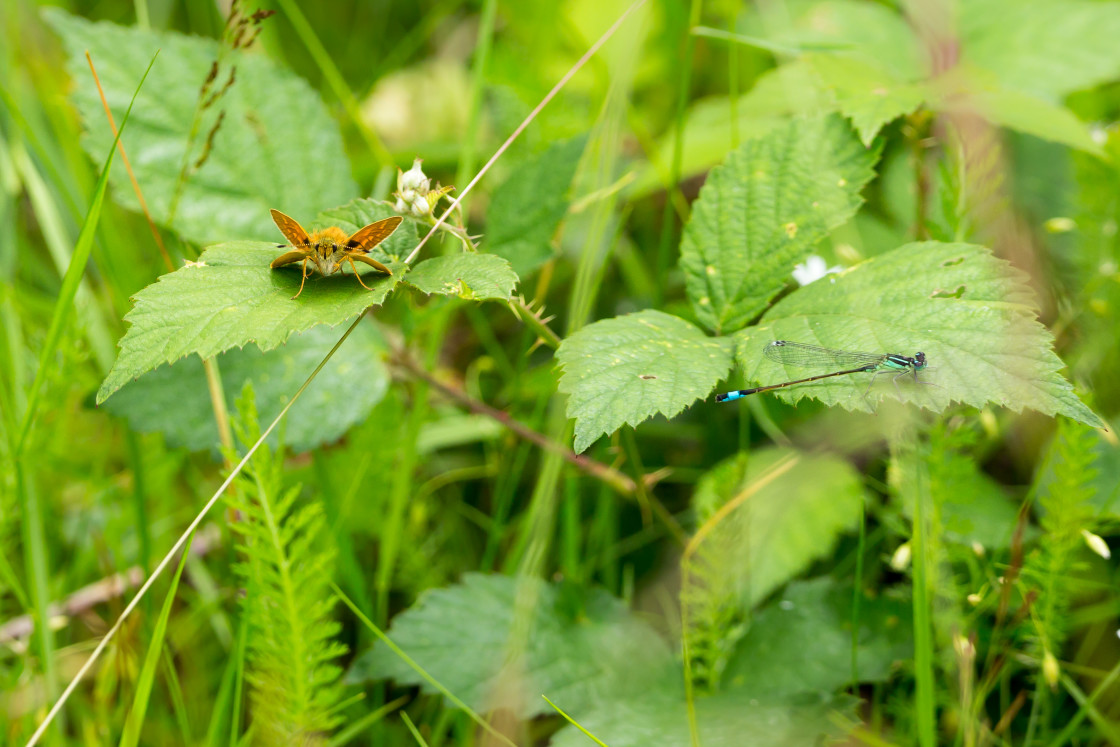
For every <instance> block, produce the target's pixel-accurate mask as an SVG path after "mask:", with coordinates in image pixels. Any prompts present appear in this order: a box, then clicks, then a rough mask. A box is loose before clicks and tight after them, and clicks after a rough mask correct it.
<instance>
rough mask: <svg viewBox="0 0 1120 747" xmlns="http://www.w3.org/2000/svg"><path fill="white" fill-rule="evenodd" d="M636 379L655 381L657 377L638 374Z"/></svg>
mask: <svg viewBox="0 0 1120 747" xmlns="http://www.w3.org/2000/svg"><path fill="white" fill-rule="evenodd" d="M638 378H640V379H656V378H657V377H656V376H654V375H653V374H639V376H638Z"/></svg>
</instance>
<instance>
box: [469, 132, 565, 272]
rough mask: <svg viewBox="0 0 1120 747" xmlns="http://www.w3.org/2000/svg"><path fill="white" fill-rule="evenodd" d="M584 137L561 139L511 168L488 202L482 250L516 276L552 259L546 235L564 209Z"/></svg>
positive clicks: (553, 231) (554, 225)
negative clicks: (503, 262)
mask: <svg viewBox="0 0 1120 747" xmlns="http://www.w3.org/2000/svg"><path fill="white" fill-rule="evenodd" d="M586 144H587V136H586V135H579V136H577V137H573V138H569V139H567V140H561V141H558V142H555V143H553V144H552V145H550V146H549V147H548V149H547V150H545V151H544V152H542V153H540V154H538V155H536V156H533V157H531V158H527V159H525V160H524V161H521V162H520V163H518V164H517V167H516V169H515V170H514V171H513V173H512V174H510V176H509V178H508V179H506V180H505V182H503V183H502V185H501V186H500V187H498V188H497V189H495V190H494V194H493V196H492V197H491V198H490V207H489V209H488V210H487V211H486V230H487V234H486V237H485V239H484V241H485V243H484V248H486V249H487V251H490V252H492V253H494V254H497V255H498V256H499V257H505V258H506V259H508V260H509V261H510V264H511V265H512V266H513V269H514V271H515V272H516V273H517V274H518V275H519V276H522V277H523V276H525V275H526V274H528V273H530V272H532V271H533V270H535V269H536V268H537V267H539V266H540V265H541V264H543V263H544V262H545V261H546V260H547V259H548V258H549V257H551V256H552V255H553V251H552V245H551V242H552V237H553V234H555V233H556V228H557V227H558V226H559V225H560V220H561V219H562V218H563V217H564V214H565V213H567V211H568V190H569V187H570V186H571V183H572V177H573V176H574V175H575V173H576V167H577V166H578V165H579V159H580V156H581V155H582V154H583V148H584V146H585V145H586Z"/></svg>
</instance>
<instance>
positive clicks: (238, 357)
mask: <svg viewBox="0 0 1120 747" xmlns="http://www.w3.org/2000/svg"><path fill="white" fill-rule="evenodd" d="M338 336H339V332H338V330H335V329H329V328H327V327H315V328H312V329H309V330H308V331H307V332H304V333H303V334H302V335H296V336H295V337H292V338H290V339H289V340H288V342H287V344H285V345H284V346H283V347H281V348H278V349H276V350H271V351H269V352H267V353H262V352H260V350H258V349H257V347H256V346H255V345H248V346H246V347H244V348H234V349H233V350H230V351H228V352H226V353H223V354H222V355H219V356H218V357H217V358H216V361H217V363H218V370H219V371H220V372H221V377H222V387H223V389H224V390H225V393H226V399H227V406H228V407H229V410H230V412H231V414H233V415H234V416H236V415H237V409H236V405H235V402H234V400H235V395H236V394H237V393H238V392H240V391H241V390H242V389H243V388H244V386H245V382H246V380H252V382H253V389H254V391H255V392H256V395H257V399H258V400H259V401H260V402H261V403H262V409H261V411H260V417H261V418H262V419H263V420H264V421H265V422H269V421H271V420H272V419H273V418H274V417H276V415H277V414H278V413H279V412H280V410H281V408H283V406H284V405H285V404H287V399H288V398H289V397H290V396H291V395H292V393H293V392H295V391H296V390H297V389H299V387H300V385H302V384H303V382H304V380H305V379H306V378H307V376H308V374H310V373H311V371H313V370H314V369H315V366H317V365H318V364H319V362H320V361H321V360H323V358H324V357H325V356H326V354H327V353H328V352H329V351H330V349H331V348H332V347H334V344H335V343H336V342H338ZM381 355H382V346H381V344H380V341H379V338H378V336H377V333H376V332H375V331H374V328H373V327H372V325H368V324H362V325H359V326H358V328H357V329H355V330H354V332H353V334H351V335H350V339H349V340H347V342H346V344H345V345H343V346H342V347H341V348H339V350H338V352H337V353H335V355H334V357H333V358H331V360H330V361H328V362H327V365H326V366H325V367H324V368H323V370H322V371H320V372H319V376H318V378H317V379H316V380H315V384H314V385H313V386H312V387H311V388H309V389H308V390H307V391H306V392H304V394H303V396H302V397H300V399H299V401H297V402H296V403H295V404H294V405H292V409H291V411H290V412H289V413H288V417H287V420H286V421H285V423H286V425H285V429H284V442H285V444H287V445H288V446H289V447H290V448H291V449H293V450H294V451H307V450H310V449H313V448H315V447H317V446H320V445H321V444H324V443H329V442H332V441H335V440H337V439H339V438H341V437H342V436H343V435H344V434H345V433H346V432H347V431H348V430H350V428H351V427H353V426H354V425H355V424H357V423H359V422H361V421H363V420H364V419H365V418H366V417H367V416H368V415H369V412H370V410H372V409H373V406H374V405H376V404H377V403H378V402H379V401H381V398H382V397H383V396H384V395H385V391H386V389H387V388H388V386H389V372H388V370H387V369H386V368H385V365H384V363H382V361H381ZM105 409H106V410H108V411H109V412H110V413H112V414H114V415H119V416H122V417H124V418H125V419H127V420H128V422H129V425H130V426H131V427H132V428H133V429H134V430H137V431H141V432H152V431H156V432H159V433H162V434H163V435H164V437H165V438H166V439H167V442H168V443H169V444H171V445H173V446H184V447H186V448H188V449H192V450H200V449H212V448H216V447H217V445H218V428H217V426H216V425H215V423H214V417H213V410H212V406H211V402H210V392H209V389H208V387H207V382H206V374H205V372H204V371H203V369H202V361H201V360H200V359H199V358H197V357H193V356H192V357H190V358H187V359H186V360H182V361H179V362H178V363H176V364H174V365H172V366H163V367H161V368H158V369H156V370H155V371H152V372H151V373H149V374H147V375H146V376H144V377H142V378H141V379H140V380H139V381H136V382H134V383H132V384H129V385H128V386H126V387H124V389H122V390H121V391H119V392H117V394H116V395H115V396H113V397H112V398H110V399H109V401H108V402H106V403H105ZM271 442H272V444H273V445H275V442H276V434H273V436H272V437H271Z"/></svg>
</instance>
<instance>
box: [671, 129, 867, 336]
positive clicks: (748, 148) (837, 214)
mask: <svg viewBox="0 0 1120 747" xmlns="http://www.w3.org/2000/svg"><path fill="white" fill-rule="evenodd" d="M876 157H877V153H876V152H875V151H874V150H868V149H866V148H864V147H863V145H862V144H861V143H860V142H859V140H857V139H856V138H855V137H853V135H852V131H851V128H850V127H849V126H848V124H847V123H845V122H844V121H843V120H841V119H840V118H839V117H827V118H814V119H795V120H793V121H792V122H791V123H790V124H789V126H787V127H783V128H781V129H778V130H775V131H773V132H771V133H769V134H768V135H765V136H763V137H761V138H759V139H757V140H752V141H749V142H747V143H746V144H744V145H743V146H742V147H741V148H739V149H738V150H736V151H735V152H733V153H732V154H731V155H730V156H728V158H727V160H726V161H725V162H724V163H723V165H721V166H718V167H716V168H714V169H712V171H711V173H710V174H709V175H708V181H707V182H706V183H705V185H704V187H703V189H701V190H700V198H699V199H698V200H697V201H696V203H695V205H694V207H693V211H692V218H691V220H689V222H688V225H687V226H686V227H685V231H684V237H683V238H682V240H681V268H682V269H683V270H684V272H685V278H686V282H687V287H688V295H689V299H690V300H691V301H692V306H693V309H695V311H696V316H697V317H698V318H699V319H700V321H701V322H703V323H704V324H705V325H706V326H708V328H710V329H712V330H713V331H715V332H717V333H726V332H733V331H735V330H737V329H740V328H741V327H743V326H744V325H745V324H746V323H747V322H749V321H750V320H751V319H752V318H754V317H755V316H757V315H758V314H760V313H761V312H762V310H763V309H765V308H766V304H767V303H768V302H769V301H770V300H771V299H772V298H774V296H776V295H777V294H778V293H779V292H780V291H781V289H782V288H783V287H785V285H786V284H787V283H788V282H789V280H790V273H791V272H792V271H793V266H794V265H795V264H796V263H798V262H800V261H802V260H804V259H805V257H806V255H808V254H809V251H810V250H811V249H812V247H813V245H814V244H816V243H817V242H818V241H820V240H821V239H822V238H824V236H825V235H827V234H828V232H829V231H831V230H832V229H833V228H836V227H837V226H839V225H841V224H842V223H844V222H845V221H847V220H848V219H849V218H850V217H851V216H852V215H854V214H855V212H856V210H857V209H859V206H860V205H861V204H862V202H863V200H862V198H861V197H860V194H859V193H860V190H861V189H862V188H863V185H865V184H866V183H867V182H868V181H870V180H871V178H872V176H874V172H873V170H872V166H873V165H874V163H875V160H876Z"/></svg>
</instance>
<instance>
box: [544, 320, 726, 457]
mask: <svg viewBox="0 0 1120 747" xmlns="http://www.w3.org/2000/svg"><path fill="white" fill-rule="evenodd" d="M556 358H557V360H558V361H559V362H560V365H561V366H562V367H563V369H564V372H563V374H562V375H561V377H560V391H561V392H564V393H565V394H568V395H570V398H569V400H568V417H570V418H575V421H576V431H575V450H576V451H577V452H579V451H583V450H584V449H586V448H587V447H588V446H590V445H591V444H592V443H594V442H595V439H597V438H599V436H601V435H604V434H607V433H613V432H614V431H615V430H617V429H618V428H621V427H622V426H623V425H625V424H627V423H629V424H630V425H637V424H638V423H640V422H642V421H643V420H645V419H646V418H649V417H651V416H652V415H655V414H661V415H664V416H665V417H672V416H674V415H676V414H677V413H679V412H680V411H681V410H683V409H684V408H685V407H687V406H688V405H690V404H691V403H692V402H694V401H696V400H697V399H698V398H700V397H705V396H707V395H708V394H710V393H711V391H712V388H713V387H714V386H715V385H716V383H717V382H718V381H719V380H720V379H722V378H724V377H725V376H726V375H727V372H728V370H729V369H730V368H731V345H730V341H729V340H726V339H718V338H710V337H707V336H706V335H705V334H704V333H703V332H701V331H700V330H699V329H697V328H696V327H694V326H693V325H691V324H689V323H688V322H686V321H684V320H683V319H679V318H677V317H675V316H670V315H669V314H664V313H662V312H660V311H653V310H647V311H640V312H638V313H637V314H630V315H627V316H622V317H617V318H615V319H606V320H603V321H599V322H595V323H594V324H589V325H587V326H586V327H584V328H583V329H581V330H579V331H578V332H576V333H575V334H574V335H572V336H571V337H569V338H567V339H566V340H564V341H563V342H562V343H561V345H560V349H559V350H558V351H557V352H556Z"/></svg>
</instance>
